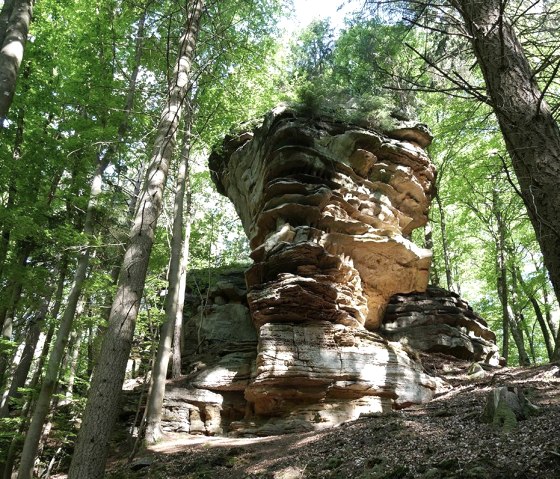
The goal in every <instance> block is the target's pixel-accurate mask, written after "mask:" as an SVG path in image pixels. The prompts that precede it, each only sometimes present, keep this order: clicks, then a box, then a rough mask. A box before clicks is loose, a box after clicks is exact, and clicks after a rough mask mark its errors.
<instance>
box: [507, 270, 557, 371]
mask: <svg viewBox="0 0 560 479" xmlns="http://www.w3.org/2000/svg"><path fill="white" fill-rule="evenodd" d="M514 274H515V275H516V277H517V282H518V283H519V285H520V286H521V289H522V290H523V293H524V294H525V296H527V298H528V299H529V301H530V303H531V306H533V310H534V311H535V317H536V318H537V322H538V323H539V326H540V328H541V332H542V335H543V339H544V344H545V347H546V353H547V356H548V360H549V361H550V360H551V359H552V355H553V353H554V347H553V345H552V341H551V339H550V333H549V331H548V325H547V323H546V320H545V319H544V315H543V313H542V309H541V307H540V305H539V302H538V301H537V298H535V295H534V294H533V292H532V291H530V289H529V287H528V286H527V284H526V283H525V281H524V280H523V277H522V276H521V273H520V272H519V270H518V269H517V268H516V269H515V272H514Z"/></svg>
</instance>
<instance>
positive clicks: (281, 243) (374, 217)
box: [210, 107, 435, 330]
mask: <svg viewBox="0 0 560 479" xmlns="http://www.w3.org/2000/svg"><path fill="white" fill-rule="evenodd" d="M430 140H431V137H430V136H429V133H428V132H427V130H426V129H425V127H422V126H419V127H418V128H405V129H402V130H395V131H393V132H391V137H389V136H386V135H383V134H381V133H378V132H375V131H371V130H367V129H364V128H360V127H357V126H352V125H347V124H343V123H340V122H336V121H332V120H326V119H310V118H305V117H301V116H298V115H297V114H296V112H295V111H293V110H291V109H289V108H285V107H281V108H277V109H276V110H273V111H272V113H270V114H269V115H268V116H267V117H266V119H265V121H264V124H263V125H262V126H261V128H259V129H258V130H256V132H255V133H253V132H248V133H244V134H241V135H239V136H237V137H235V138H230V139H226V141H225V143H224V148H223V150H222V151H221V152H215V153H213V155H212V156H211V158H210V169H211V172H212V176H213V180H214V182H215V183H216V185H217V187H218V191H220V192H221V193H223V194H225V195H227V196H228V197H229V198H230V199H231V200H232V202H233V204H234V205H235V207H236V210H237V212H238V214H239V216H240V218H241V221H242V223H243V227H244V229H245V232H246V233H247V236H248V237H249V241H250V246H251V248H252V255H251V256H252V258H253V260H254V261H255V264H254V265H253V266H252V267H251V269H250V270H249V271H248V273H247V276H246V278H247V284H248V286H249V305H250V308H251V313H252V316H253V320H254V321H255V324H256V325H257V327H260V326H262V325H264V324H266V323H280V322H288V323H292V322H308V321H328V322H331V323H337V324H343V325H346V326H350V327H353V328H359V327H361V326H365V327H366V328H367V329H369V330H375V329H377V328H378V327H379V325H380V321H381V317H382V315H383V312H384V309H385V306H386V304H387V302H388V300H389V298H390V297H391V296H392V295H393V294H395V293H405V292H411V291H423V290H425V288H426V286H427V284H428V269H429V266H430V259H431V252H430V251H428V250H424V249H421V248H419V247H417V246H416V245H415V244H414V243H412V242H411V241H409V240H408V239H407V236H408V235H410V233H411V232H412V230H413V229H414V228H417V227H418V226H422V225H424V224H425V223H426V222H427V212H428V206H429V203H430V199H431V195H432V193H433V188H434V176H435V171H434V167H433V165H432V163H431V162H430V160H429V158H428V156H427V155H426V153H425V151H424V149H423V147H425V146H426V145H428V144H429V142H430Z"/></svg>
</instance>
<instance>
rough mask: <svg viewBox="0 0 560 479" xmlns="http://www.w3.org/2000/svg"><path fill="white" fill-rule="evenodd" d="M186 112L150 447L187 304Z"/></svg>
mask: <svg viewBox="0 0 560 479" xmlns="http://www.w3.org/2000/svg"><path fill="white" fill-rule="evenodd" d="M186 108H187V114H186V118H185V138H184V142H183V149H182V151H181V159H180V162H179V168H178V171H177V178H176V188H175V202H174V206H173V232H172V237H171V258H170V260H169V275H168V277H169V286H168V290H167V296H166V298H165V321H164V323H163V325H162V327H161V333H160V336H159V345H158V352H157V356H156V360H155V362H154V367H153V371H152V386H151V389H150V395H149V397H148V404H147V406H146V407H147V414H146V435H145V439H146V442H147V443H149V444H153V443H156V442H157V441H159V439H160V438H161V435H162V431H161V414H162V409H163V396H164V394H165V381H166V379H167V370H168V367H169V357H170V356H171V345H172V341H173V335H174V331H175V328H176V327H177V322H178V321H179V322H180V321H182V316H183V303H184V301H185V292H184V290H182V289H181V278H182V276H183V270H184V268H185V264H184V262H183V251H184V246H183V245H184V244H186V243H187V242H188V238H185V239H184V240H183V222H184V221H183V211H184V202H185V190H186V183H187V181H188V175H189V155H190V142H191V140H190V129H191V123H192V108H190V105H189V104H188V103H187V105H186ZM187 254H188V247H187ZM179 374H180V373H179Z"/></svg>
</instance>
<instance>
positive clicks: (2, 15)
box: [0, 0, 15, 45]
mask: <svg viewBox="0 0 560 479" xmlns="http://www.w3.org/2000/svg"><path fill="white" fill-rule="evenodd" d="M14 3H15V0H5V1H4V5H2V10H1V11H0V45H3V44H4V38H6V31H7V30H8V22H9V21H10V17H11V16H12V11H13V9H14Z"/></svg>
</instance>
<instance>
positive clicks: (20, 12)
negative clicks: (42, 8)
mask: <svg viewBox="0 0 560 479" xmlns="http://www.w3.org/2000/svg"><path fill="white" fill-rule="evenodd" d="M32 13H33V0H14V6H13V8H12V12H11V15H10V18H9V20H8V24H7V28H6V34H5V37H4V41H3V42H2V49H1V50H0V122H1V123H3V120H4V118H5V117H6V115H7V114H8V110H9V109H10V106H11V104H12V101H13V99H14V94H15V91H16V83H17V77H18V72H19V67H20V65H21V61H22V59H23V51H24V49H25V42H26V41H27V32H28V30H29V24H30V23H31V15H32ZM0 35H1V33H0ZM1 123H0V128H1V127H2V124H1Z"/></svg>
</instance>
